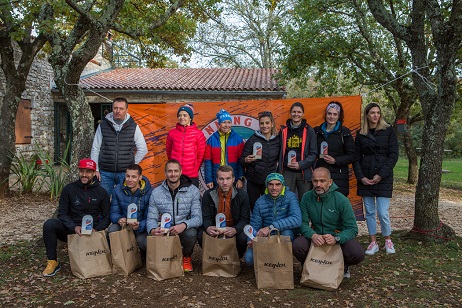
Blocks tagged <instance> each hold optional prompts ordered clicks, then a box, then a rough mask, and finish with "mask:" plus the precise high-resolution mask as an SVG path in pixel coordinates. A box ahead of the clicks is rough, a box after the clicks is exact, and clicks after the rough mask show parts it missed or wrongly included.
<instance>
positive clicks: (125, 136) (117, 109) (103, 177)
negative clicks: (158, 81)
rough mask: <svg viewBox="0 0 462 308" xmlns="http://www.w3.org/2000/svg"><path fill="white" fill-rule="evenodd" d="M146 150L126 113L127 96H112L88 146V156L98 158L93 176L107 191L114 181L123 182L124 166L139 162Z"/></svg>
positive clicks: (110, 191)
mask: <svg viewBox="0 0 462 308" xmlns="http://www.w3.org/2000/svg"><path fill="white" fill-rule="evenodd" d="M147 153H148V148H147V146H146V141H145V140H144V136H143V133H142V132H141V129H140V127H139V126H138V125H137V124H136V123H135V121H134V120H133V118H132V117H131V116H130V114H128V102H127V100H126V99H125V98H123V97H118V98H115V99H114V101H113V103H112V112H111V113H109V114H108V115H106V117H105V118H104V119H103V120H102V121H101V123H100V125H99V126H98V128H97V129H96V133H95V137H94V139H93V145H92V147H91V159H92V160H94V161H96V162H97V170H96V171H97V172H96V176H97V177H98V180H100V182H101V186H102V187H104V188H105V189H106V191H107V192H108V194H109V195H111V194H112V190H113V188H114V186H115V185H117V184H119V183H123V181H124V179H125V170H126V169H127V167H128V166H129V165H131V164H139V163H140V162H141V160H143V158H144V156H145V155H146V154H147Z"/></svg>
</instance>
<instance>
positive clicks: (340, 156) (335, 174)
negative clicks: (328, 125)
mask: <svg viewBox="0 0 462 308" xmlns="http://www.w3.org/2000/svg"><path fill="white" fill-rule="evenodd" d="M314 131H315V132H316V138H317V140H318V150H320V148H321V143H322V142H323V141H326V142H327V144H328V146H329V147H328V154H329V155H330V156H332V157H333V158H335V164H333V165H331V164H328V163H326V161H325V160H324V159H322V158H318V160H317V161H316V168H318V167H325V168H327V169H329V171H330V175H331V177H332V179H333V180H334V182H335V184H337V186H338V191H339V192H341V193H342V194H344V195H345V196H348V194H349V191H350V183H349V178H350V170H349V168H348V165H349V164H352V163H353V162H354V161H355V141H354V140H353V136H352V135H351V132H350V130H349V129H348V128H346V127H344V126H341V125H340V126H339V128H338V129H337V130H335V131H333V132H331V133H330V134H329V136H328V137H327V136H326V134H325V132H324V131H323V130H322V127H321V126H316V127H315V128H314Z"/></svg>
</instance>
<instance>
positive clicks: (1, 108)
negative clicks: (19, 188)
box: [0, 85, 21, 199]
mask: <svg viewBox="0 0 462 308" xmlns="http://www.w3.org/2000/svg"><path fill="white" fill-rule="evenodd" d="M20 88H21V87H19V86H17V85H7V91H6V95H5V97H3V101H2V102H1V103H0V104H1V105H0V127H1V129H0V140H2V142H0V153H1V155H0V199H3V198H5V196H6V194H7V192H8V190H9V178H10V171H11V163H12V158H13V155H14V154H15V142H16V138H15V134H14V131H15V129H14V122H15V119H16V112H17V110H18V105H19V97H20V95H21V93H19V95H16V93H13V92H14V89H18V90H19V89H20ZM15 107H16V108H15Z"/></svg>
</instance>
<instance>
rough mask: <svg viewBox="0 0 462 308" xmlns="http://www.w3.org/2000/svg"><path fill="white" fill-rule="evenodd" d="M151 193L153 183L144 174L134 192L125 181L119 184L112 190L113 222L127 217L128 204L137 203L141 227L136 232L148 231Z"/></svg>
mask: <svg viewBox="0 0 462 308" xmlns="http://www.w3.org/2000/svg"><path fill="white" fill-rule="evenodd" d="M151 193H152V186H151V183H150V182H149V180H148V178H147V177H145V176H144V175H143V178H142V179H141V187H140V188H139V189H138V190H136V191H135V193H134V194H133V193H132V191H131V189H130V188H128V187H127V186H125V182H124V183H121V184H119V185H117V186H116V187H115V188H114V191H113V192H112V200H111V222H112V223H113V224H116V223H117V222H118V221H119V219H120V218H122V217H125V218H126V217H127V207H128V205H130V204H131V203H135V204H136V205H137V206H138V222H139V223H140V227H139V228H138V229H137V230H136V231H135V233H143V232H146V218H147V215H148V206H149V198H150V197H151Z"/></svg>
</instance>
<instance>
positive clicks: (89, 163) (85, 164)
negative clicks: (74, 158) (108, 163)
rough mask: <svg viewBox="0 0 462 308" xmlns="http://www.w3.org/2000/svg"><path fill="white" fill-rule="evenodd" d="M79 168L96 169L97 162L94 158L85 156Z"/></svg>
mask: <svg viewBox="0 0 462 308" xmlns="http://www.w3.org/2000/svg"><path fill="white" fill-rule="evenodd" d="M79 169H90V170H93V171H96V163H95V161H94V160H91V159H89V158H84V159H81V160H80V161H79Z"/></svg>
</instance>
